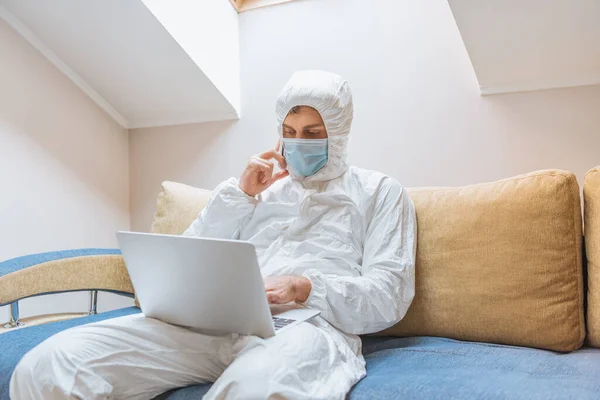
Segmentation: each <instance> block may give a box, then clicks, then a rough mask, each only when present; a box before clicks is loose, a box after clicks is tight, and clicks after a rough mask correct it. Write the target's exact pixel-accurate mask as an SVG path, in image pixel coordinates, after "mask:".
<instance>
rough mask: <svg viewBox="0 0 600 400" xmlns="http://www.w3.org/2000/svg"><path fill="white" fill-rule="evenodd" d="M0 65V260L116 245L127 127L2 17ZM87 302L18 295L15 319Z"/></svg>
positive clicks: (106, 302)
mask: <svg viewBox="0 0 600 400" xmlns="http://www.w3.org/2000/svg"><path fill="white" fill-rule="evenodd" d="M0 59H1V61H0V182H1V184H2V188H1V189H0V190H1V195H0V261H3V260H6V259H9V258H13V257H17V256H21V255H26V254H30V253H37V252H45V251H53V250H61V249H73V248H81V247H111V248H113V247H116V245H117V243H116V239H115V231H117V230H119V229H127V228H129V191H128V189H129V175H128V140H127V131H126V130H124V129H122V128H120V127H119V126H118V125H117V124H116V123H115V122H114V121H113V120H112V119H111V118H109V117H108V116H106V115H105V114H104V113H103V112H102V111H101V110H100V109H99V108H98V107H97V106H96V105H95V104H94V103H92V102H91V100H89V98H88V97H87V96H86V95H85V94H83V93H82V92H81V91H80V90H79V89H78V88H77V87H75V85H73V83H71V81H69V80H68V79H67V78H66V77H65V76H64V75H62V73H60V72H59V71H58V70H57V69H55V68H54V67H53V66H52V65H51V64H50V63H49V62H48V61H47V60H46V59H45V58H44V57H42V56H41V55H40V54H39V53H38V52H37V51H36V50H35V49H34V48H33V47H31V46H30V45H29V44H28V43H27V42H25V41H24V39H23V38H22V37H21V36H19V35H18V34H16V33H15V32H13V31H12V30H11V29H10V28H9V27H8V26H7V25H6V23H4V22H3V21H1V20H0ZM87 302H88V295H87V293H73V294H65V295H53V296H47V297H39V298H34V299H27V300H24V301H22V302H21V313H22V316H28V315H31V314H38V313H52V312H62V311H84V310H87V307H88V303H87ZM99 302H100V303H99V309H100V310H106V309H107V308H113V307H118V306H123V305H128V304H130V303H132V301H131V300H130V299H126V298H122V297H117V296H114V295H110V294H101V295H100V299H99ZM6 320H8V307H0V321H6Z"/></svg>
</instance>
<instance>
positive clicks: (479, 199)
mask: <svg viewBox="0 0 600 400" xmlns="http://www.w3.org/2000/svg"><path fill="white" fill-rule="evenodd" d="M596 170H597V171H600V168H598V169H596ZM589 176H590V175H588V178H589ZM594 176H597V178H598V180H597V184H595V186H592V185H590V184H586V186H585V187H584V194H585V197H586V208H585V217H586V223H585V229H586V242H588V243H587V244H588V246H587V255H588V259H589V269H588V271H587V272H586V270H585V269H584V268H583V267H582V256H583V252H582V250H581V248H582V246H581V244H582V243H581V215H580V212H581V207H580V202H579V187H578V186H577V181H576V179H575V177H574V176H573V175H572V174H569V173H565V172H563V171H541V172H539V173H533V174H529V175H526V176H520V177H516V178H513V179H509V180H502V181H499V182H498V183H497V184H493V185H492V184H482V185H477V186H476V187H473V186H471V187H465V188H456V189H455V190H452V191H450V190H448V189H440V190H439V191H432V190H431V189H427V190H423V191H421V192H420V193H417V192H413V193H411V195H413V194H414V196H413V200H414V201H415V205H416V207H417V218H418V221H419V249H418V251H417V277H416V278H417V291H416V296H415V300H414V302H413V304H412V305H411V309H410V310H409V313H408V314H407V316H406V317H405V318H404V319H403V321H401V322H400V323H399V324H398V325H396V327H394V328H392V329H390V330H388V331H386V332H383V333H380V334H381V335H389V336H376V337H375V336H365V337H363V338H362V339H363V353H364V355H365V359H366V361H367V377H366V378H364V379H363V380H362V381H360V382H359V383H358V384H357V385H356V386H355V387H354V388H353V389H352V391H351V393H350V394H349V396H348V397H349V398H350V399H359V400H362V399H385V400H389V399H424V400H436V399H444V400H446V399H511V400H512V399H527V400H531V399H540V400H542V399H543V400H547V399H557V400H558V399H577V400H585V399H600V301H598V300H600V296H599V295H598V294H597V293H594V290H596V289H595V288H596V286H597V283H596V282H598V278H600V262H599V261H600V245H599V243H600V242H598V239H600V173H597V174H595V175H594ZM588 181H589V179H587V180H586V182H588ZM592 194H594V195H595V196H597V201H592V200H593V197H592ZM209 197H210V192H209V191H203V190H201V189H196V188H192V187H189V186H186V185H181V184H177V183H174V182H164V183H163V190H162V192H161V194H160V195H159V201H158V203H157V210H156V214H155V218H154V223H153V226H152V231H153V232H157V233H166V234H180V233H181V232H183V230H184V229H185V228H186V227H187V226H189V224H190V222H191V221H192V220H193V219H194V218H195V217H196V215H197V214H198V212H200V210H201V208H202V207H203V206H204V204H206V202H207V201H208V198H209ZM515 198H519V200H514V199H515ZM457 203H458V204H459V205H461V207H456V204H457ZM453 204H454V206H455V207H456V208H457V209H455V210H454V211H452V207H451V206H452V205H453ZM523 204H525V205H527V206H528V207H529V208H527V207H525V208H523V207H522V206H523ZM540 204H541V206H540ZM475 207H480V209H478V210H474V208H475ZM519 207H521V208H519ZM513 209H520V211H519V213H513V214H514V215H513V214H511V212H512V210H513ZM457 210H458V211H457ZM497 210H500V211H502V212H500V213H499V214H498V216H497V217H496V218H494V217H492V218H488V215H487V214H488V213H494V212H496V211H497ZM468 214H470V215H468ZM530 214H531V215H532V218H531V220H529V221H528V220H527V218H528V216H529V215H530ZM465 215H466V217H465ZM594 216H595V217H594ZM594 218H595V219H594ZM465 220H468V223H466V224H465V223H464V221H465ZM460 224H462V226H461V225H460ZM440 225H442V228H443V229H441V228H439V226H440ZM498 227H499V228H498ZM561 227H562V228H561ZM495 228H498V229H495ZM494 229H495V230H494ZM561 229H562V231H561ZM514 231H517V233H516V234H515V233H514ZM490 232H492V233H493V234H490ZM556 232H558V233H556ZM561 232H562V233H561ZM486 235H487V236H486ZM556 235H559V236H560V235H562V236H561V237H559V238H558V239H556ZM594 235H595V236H594ZM474 237H477V238H478V239H479V238H481V237H483V238H484V240H483V241H482V242H478V241H473V240H472V239H473V238H474ZM553 237H554V239H556V240H554V241H552V240H550V239H552V238H553ZM594 237H595V238H596V239H595V240H596V241H595V242H592V240H594V239H593V238H594ZM488 239H489V241H490V242H491V241H493V242H494V244H495V245H496V247H495V249H496V250H495V251H496V253H492V252H491V251H490V250H489V249H493V248H494V247H492V245H491V244H487V245H486V243H488V242H486V240H488ZM530 239H531V240H530ZM528 240H530V243H534V244H536V246H537V247H536V246H529V245H523V243H524V242H527V241H528ZM473 243H475V244H478V243H479V244H481V243H482V244H481V245H473ZM560 246H563V247H562V253H561V251H560V249H559V247H560ZM532 249H535V250H534V251H532ZM472 250H473V251H472ZM561 254H563V255H565V254H566V256H565V257H562V258H561ZM498 255H500V258H501V260H500V261H498V259H497V257H496V256H498ZM432 256H437V257H438V259H437V260H438V261H436V262H431V259H432ZM420 257H421V258H420ZM505 259H506V260H509V261H506V262H504V260H505ZM561 260H562V261H561ZM465 270H467V271H469V274H465V273H464V271H465ZM448 271H451V273H448ZM478 274H479V275H478ZM473 275H476V276H475V277H476V278H477V279H476V280H474V279H473ZM583 278H587V280H588V281H589V282H588V283H590V285H586V282H585V281H584V279H583ZM469 279H470V280H469ZM502 279H504V281H503V285H500V286H498V285H497V283H498V281H500V280H502ZM466 281H468V282H469V283H470V287H468V286H467V284H466V283H465V282H466ZM592 282H594V284H591V283H592ZM489 283H491V285H490V284H489ZM472 288H475V290H471V291H469V290H468V289H472ZM74 290H78V291H81V290H85V291H91V293H95V292H96V291H98V290H104V291H110V292H113V293H118V294H121V295H125V296H130V297H133V287H132V286H131V282H130V280H129V276H128V274H127V271H126V268H125V265H124V262H123V259H122V257H121V256H120V253H119V251H118V250H115V249H84V250H71V251H63V252H52V253H44V254H37V255H31V256H25V257H20V258H17V259H13V260H7V261H4V262H0V306H11V307H12V311H13V319H15V320H18V312H17V311H18V307H16V305H17V304H18V301H19V300H20V299H23V298H27V297H31V296H38V295H43V294H47V293H55V292H64V291H74ZM586 292H587V296H588V297H587V299H588V304H587V305H585V304H584V294H585V293H586ZM436 296H437V297H436ZM92 299H95V297H92ZM91 303H92V304H91V307H90V311H91V315H87V316H83V317H79V318H74V319H68V320H63V321H55V322H50V323H45V324H42V325H32V324H31V323H30V325H32V326H28V327H27V326H26V327H23V328H16V329H15V328H13V329H3V328H2V327H1V326H0V400H1V399H7V398H8V394H9V382H10V377H11V374H12V372H13V370H14V368H15V366H16V365H17V363H18V362H19V360H20V359H21V357H22V356H23V355H24V354H25V353H26V352H27V351H29V350H30V349H32V348H33V347H34V346H36V345H37V344H39V343H40V342H42V341H43V340H44V339H46V338H48V337H50V336H51V335H53V334H55V333H57V332H60V331H62V330H64V329H68V328H70V327H73V326H77V325H82V324H87V323H91V322H94V321H99V320H103V319H108V318H115V317H119V316H123V315H127V314H133V313H139V312H140V310H139V308H137V307H127V308H123V309H119V310H113V311H110V312H105V313H102V314H95V313H94V312H95V306H94V302H93V301H92V302H91ZM489 303H492V305H489ZM586 309H587V311H588V319H587V321H584V311H585V310H586ZM15 322H16V321H15ZM25 322H29V321H25ZM586 327H587V331H586ZM416 335H423V336H416ZM435 336H447V337H453V338H454V339H449V338H447V337H435ZM584 336H586V339H587V341H588V343H590V346H587V345H586V346H584V347H581V348H580V346H581V344H582V342H583V338H584ZM455 339H462V341H461V340H455ZM467 340H469V341H467ZM476 341H481V342H476ZM483 342H486V343H483ZM489 342H501V343H505V344H512V345H513V346H509V345H499V344H492V343H489ZM515 344H518V345H519V346H529V347H518V346H514V345H515ZM592 345H593V346H595V347H591V346H592ZM534 347H536V348H534ZM544 348H545V349H553V350H557V351H550V350H542V349H544ZM573 350H574V351H573ZM559 351H560V352H559ZM209 387H210V386H209V385H195V386H190V387H186V388H180V389H176V390H172V391H170V392H167V393H164V394H162V395H161V396H159V397H158V398H159V399H199V398H201V397H202V394H204V393H205V392H206V391H207V390H208V388H209ZM13 400H18V399H13Z"/></svg>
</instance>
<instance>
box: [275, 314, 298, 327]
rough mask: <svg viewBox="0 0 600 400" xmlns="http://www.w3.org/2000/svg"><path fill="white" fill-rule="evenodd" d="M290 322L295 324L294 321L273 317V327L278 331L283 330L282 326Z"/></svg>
mask: <svg viewBox="0 0 600 400" xmlns="http://www.w3.org/2000/svg"><path fill="white" fill-rule="evenodd" d="M292 322H296V320H295V319H286V318H279V317H273V325H274V326H275V330H279V329H281V328H283V327H284V326H288V325H289V324H291V323H292Z"/></svg>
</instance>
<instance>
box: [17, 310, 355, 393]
mask: <svg viewBox="0 0 600 400" xmlns="http://www.w3.org/2000/svg"><path fill="white" fill-rule="evenodd" d="M317 325H318V326H317ZM336 335H340V333H339V332H337V331H336V330H334V329H333V328H331V327H330V326H329V325H328V324H326V323H325V322H323V321H322V320H321V319H320V318H317V319H315V320H314V321H312V322H304V323H302V324H300V325H298V326H296V327H292V328H289V329H287V330H284V331H282V332H281V333H280V334H278V335H276V336H275V337H273V338H270V339H261V338H257V337H254V336H242V335H237V334H229V335H224V336H208V335H205V334H202V333H198V332H194V331H192V330H189V329H185V328H181V327H177V326H173V325H169V324H166V323H163V322H161V321H158V320H156V319H151V318H145V317H144V316H143V315H142V314H135V315H128V316H124V317H119V318H115V319H109V320H105V321H100V322H96V323H92V324H88V325H83V326H78V327H74V328H71V329H67V330H65V331H63V332H60V333H58V334H56V335H54V336H52V337H50V338H48V339H47V340H46V341H44V342H42V343H41V344H40V345H38V346H37V347H35V348H34V349H32V350H31V351H30V352H29V353H27V354H26V355H25V356H24V357H23V359H22V360H21V361H20V363H19V364H18V365H17V367H16V369H15V372H14V374H13V376H12V379H11V384H10V394H11V399H13V400H33V399H44V400H53V399H77V398H79V399H86V400H87V399H90V400H91V399H152V398H153V397H155V396H157V395H159V394H161V393H163V392H165V391H167V390H170V389H173V388H177V387H182V386H187V385H192V384H198V383H209V382H215V383H214V384H213V386H212V388H211V389H210V391H209V392H208V393H207V394H206V395H205V396H204V398H205V399H261V400H264V399H343V398H345V396H346V394H347V393H348V392H349V391H350V389H351V388H352V386H353V385H354V384H355V383H356V382H358V381H359V380H360V379H361V378H362V377H363V376H364V375H365V367H364V359H363V358H362V356H361V355H360V352H359V353H358V355H357V354H356V352H355V351H353V350H352V349H351V348H350V347H349V346H347V345H346V344H345V343H344V340H339V339H340V338H336V337H335V336H336ZM336 339H337V340H336ZM340 343H342V344H341V345H340Z"/></svg>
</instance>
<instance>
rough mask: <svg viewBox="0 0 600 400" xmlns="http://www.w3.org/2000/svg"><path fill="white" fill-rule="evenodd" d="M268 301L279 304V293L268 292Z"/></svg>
mask: <svg viewBox="0 0 600 400" xmlns="http://www.w3.org/2000/svg"><path fill="white" fill-rule="evenodd" d="M267 301H268V302H269V304H279V295H277V294H275V293H273V292H267Z"/></svg>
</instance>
